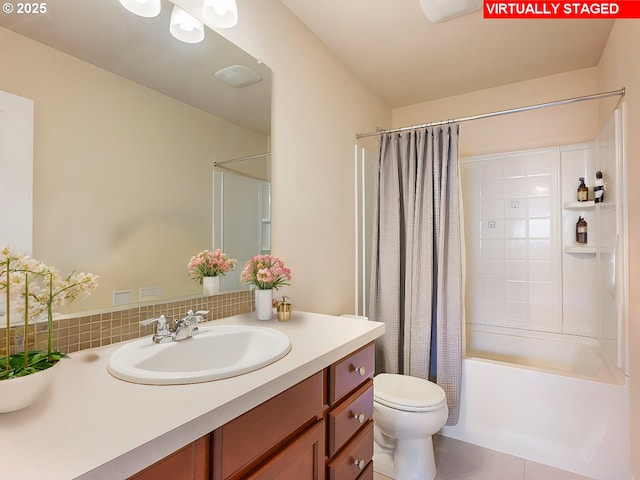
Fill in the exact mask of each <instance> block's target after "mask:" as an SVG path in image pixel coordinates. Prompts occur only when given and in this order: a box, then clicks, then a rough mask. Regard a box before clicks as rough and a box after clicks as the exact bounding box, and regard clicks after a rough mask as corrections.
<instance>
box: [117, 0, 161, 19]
mask: <svg viewBox="0 0 640 480" xmlns="http://www.w3.org/2000/svg"><path fill="white" fill-rule="evenodd" d="M120 5H122V6H123V7H124V8H126V9H127V10H129V11H130V12H131V13H135V14H136V15H140V16H141V17H147V18H149V17H157V16H158V15H159V14H160V10H161V9H162V4H161V3H160V0H120Z"/></svg>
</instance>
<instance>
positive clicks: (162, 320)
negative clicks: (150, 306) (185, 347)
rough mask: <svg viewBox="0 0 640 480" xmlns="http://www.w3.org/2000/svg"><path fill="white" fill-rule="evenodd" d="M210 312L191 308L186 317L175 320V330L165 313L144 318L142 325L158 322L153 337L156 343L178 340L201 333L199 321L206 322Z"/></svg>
mask: <svg viewBox="0 0 640 480" xmlns="http://www.w3.org/2000/svg"><path fill="white" fill-rule="evenodd" d="M208 313H209V311H208V310H198V311H197V312H195V313H194V312H193V310H189V311H188V312H187V315H186V316H185V317H184V318H181V319H179V320H178V319H176V320H175V321H174V328H173V330H171V329H170V328H169V321H168V320H167V317H165V316H164V315H160V317H158V318H150V319H149V320H143V321H142V322H140V323H141V324H142V325H150V324H151V323H153V322H155V321H157V322H158V325H156V332H155V333H154V334H153V337H152V338H151V340H153V342H154V343H168V342H178V341H180V340H185V339H187V338H191V337H193V336H195V335H197V334H198V333H200V332H199V330H198V323H200V322H204V321H205V320H206V318H205V315H206V314H208Z"/></svg>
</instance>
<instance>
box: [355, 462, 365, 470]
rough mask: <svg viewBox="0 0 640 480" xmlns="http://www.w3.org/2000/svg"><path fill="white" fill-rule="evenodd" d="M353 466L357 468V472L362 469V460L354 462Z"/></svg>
mask: <svg viewBox="0 0 640 480" xmlns="http://www.w3.org/2000/svg"><path fill="white" fill-rule="evenodd" d="M353 464H354V465H355V466H356V467H358V470H363V469H364V460H354V462H353Z"/></svg>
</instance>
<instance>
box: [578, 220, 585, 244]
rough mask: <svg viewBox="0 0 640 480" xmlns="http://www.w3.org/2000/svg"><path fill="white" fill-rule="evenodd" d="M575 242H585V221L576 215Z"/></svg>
mask: <svg viewBox="0 0 640 480" xmlns="http://www.w3.org/2000/svg"><path fill="white" fill-rule="evenodd" d="M576 242H577V243H580V244H586V243H587V221H586V220H585V219H584V218H582V217H578V223H576Z"/></svg>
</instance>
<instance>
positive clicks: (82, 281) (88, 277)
mask: <svg viewBox="0 0 640 480" xmlns="http://www.w3.org/2000/svg"><path fill="white" fill-rule="evenodd" d="M97 286H98V277H97V276H96V275H93V274H91V273H76V272H73V273H71V274H70V275H68V276H66V277H63V276H61V275H60V273H59V272H58V271H57V270H56V269H55V268H51V267H48V266H47V265H45V264H44V263H42V262H40V261H38V260H35V259H33V258H31V257H29V256H28V255H25V254H23V253H15V252H12V251H11V250H10V249H9V248H8V247H3V248H2V250H1V251H0V292H2V293H3V294H4V295H3V296H4V298H5V306H6V307H5V308H6V311H5V312H4V313H5V315H6V332H5V341H6V346H5V347H6V354H5V355H4V356H0V380H3V379H8V378H14V377H22V376H25V375H30V374H32V373H36V372H38V371H40V370H46V369H47V368H49V367H52V366H53V365H54V364H55V363H56V362H58V360H60V359H61V358H62V357H64V354H63V353H60V352H54V351H53V307H56V306H61V305H66V304H68V303H71V302H72V301H73V300H74V299H76V298H78V297H87V296H88V295H89V294H91V292H93V291H94V290H95V289H96V288H97ZM13 312H15V313H17V314H20V315H21V316H22V319H23V324H24V330H25V337H26V332H27V328H28V326H29V322H30V321H31V320H35V319H37V318H38V317H43V316H44V315H46V318H47V322H48V325H47V326H48V340H47V350H46V351H41V350H32V351H29V348H28V345H27V341H26V338H25V342H24V349H23V351H22V352H20V353H16V354H13V355H11V354H10V352H11V335H10V327H11V313H13ZM1 313H2V312H0V314H1Z"/></svg>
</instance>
